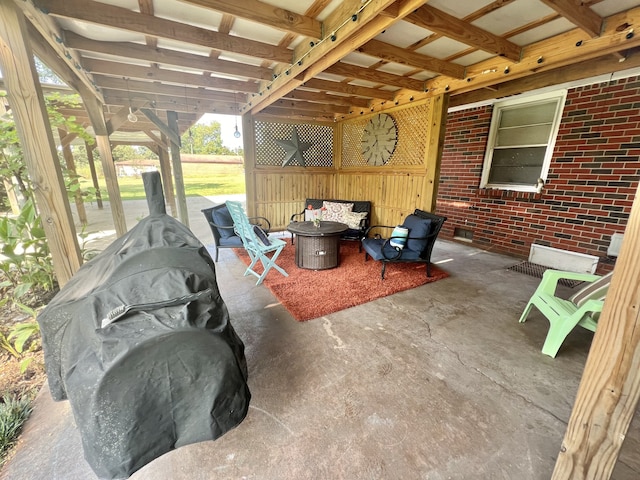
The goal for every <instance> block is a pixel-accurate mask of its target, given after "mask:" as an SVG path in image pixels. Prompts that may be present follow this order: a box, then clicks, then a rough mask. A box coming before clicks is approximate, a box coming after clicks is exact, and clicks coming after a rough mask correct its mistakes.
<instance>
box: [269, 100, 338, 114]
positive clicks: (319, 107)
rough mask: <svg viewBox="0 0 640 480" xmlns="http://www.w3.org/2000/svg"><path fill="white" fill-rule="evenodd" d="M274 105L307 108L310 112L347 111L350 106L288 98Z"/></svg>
mask: <svg viewBox="0 0 640 480" xmlns="http://www.w3.org/2000/svg"><path fill="white" fill-rule="evenodd" d="M271 106H272V107H278V108H290V109H294V110H307V111H309V112H318V113H347V112H349V106H344V105H343V106H339V105H326V104H322V103H314V102H303V101H292V100H288V99H280V100H278V101H277V102H273V103H272V104H271Z"/></svg>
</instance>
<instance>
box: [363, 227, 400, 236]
mask: <svg viewBox="0 0 640 480" xmlns="http://www.w3.org/2000/svg"><path fill="white" fill-rule="evenodd" d="M374 228H396V227H395V226H393V227H392V226H391V225H371V226H370V227H369V228H367V229H366V230H365V232H364V236H365V237H368V236H369V232H371V230H373V229H374ZM378 235H379V234H378Z"/></svg>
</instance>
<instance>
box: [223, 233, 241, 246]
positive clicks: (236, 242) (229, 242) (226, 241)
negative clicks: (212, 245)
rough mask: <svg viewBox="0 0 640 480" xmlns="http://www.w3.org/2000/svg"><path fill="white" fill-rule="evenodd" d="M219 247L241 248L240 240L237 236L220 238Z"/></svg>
mask: <svg viewBox="0 0 640 480" xmlns="http://www.w3.org/2000/svg"><path fill="white" fill-rule="evenodd" d="M218 243H219V245H218V246H219V247H234V248H242V247H243V245H242V240H241V239H240V237H238V236H237V235H234V236H233V237H220V242H218Z"/></svg>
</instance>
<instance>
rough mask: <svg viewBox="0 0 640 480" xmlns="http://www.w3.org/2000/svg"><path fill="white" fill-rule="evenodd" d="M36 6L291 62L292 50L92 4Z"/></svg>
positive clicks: (68, 1) (45, 1) (58, 1)
mask: <svg viewBox="0 0 640 480" xmlns="http://www.w3.org/2000/svg"><path fill="white" fill-rule="evenodd" d="M38 5H39V7H40V8H42V9H44V10H45V11H47V12H49V14H51V15H53V16H56V17H62V18H69V19H77V20H81V21H83V22H88V23H93V24H96V25H103V26H107V27H111V28H117V29H120V30H128V31H132V32H136V33H140V34H143V35H150V36H153V37H157V38H167V39H170V40H177V41H180V42H185V43H192V44H194V45H200V46H204V47H209V48H215V49H217V50H222V51H225V52H234V53H239V54H242V55H248V56H250V57H255V58H263V59H269V60H272V61H276V62H281V63H289V62H291V58H292V52H291V50H288V49H286V48H280V47H275V46H273V45H269V44H266V43H262V42H257V41H255V40H248V39H244V38H240V37H235V36H233V35H224V34H220V33H218V32H215V31H213V30H207V29H205V28H201V27H196V26H193V25H188V24H185V23H178V22H174V21H171V20H167V19H164V18H159V17H152V16H149V15H145V14H143V13H138V12H134V11H133V10H128V9H126V8H122V7H117V6H114V5H108V4H106V3H100V2H95V1H93V0H38Z"/></svg>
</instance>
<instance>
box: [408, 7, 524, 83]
mask: <svg viewBox="0 0 640 480" xmlns="http://www.w3.org/2000/svg"><path fill="white" fill-rule="evenodd" d="M406 20H407V21H408V22H411V23H413V24H414V25H419V26H421V27H424V28H427V29H429V30H431V31H432V32H436V33H439V34H441V35H443V36H446V37H449V38H453V39H454V40H457V41H459V42H462V43H464V44H467V45H470V46H472V47H475V48H478V49H480V50H484V51H485V52H490V53H494V54H496V55H500V56H502V57H506V58H508V59H509V60H513V61H514V62H517V61H519V60H520V55H521V53H522V48H521V47H520V46H518V45H516V44H515V43H513V42H510V41H509V40H506V39H504V38H502V37H499V36H498V35H494V34H493V33H491V32H487V31H486V30H483V29H481V28H478V27H476V26H475V25H473V24H472V23H469V22H465V21H464V20H460V19H458V18H456V17H454V16H452V15H449V14H448V13H445V12H443V11H442V10H439V9H437V8H434V7H431V6H429V5H423V6H422V7H420V8H418V9H417V10H416V11H415V12H413V13H412V14H410V15H407V17H406ZM427 70H430V69H428V68H427ZM449 76H452V75H449ZM460 78H461V77H460Z"/></svg>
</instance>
